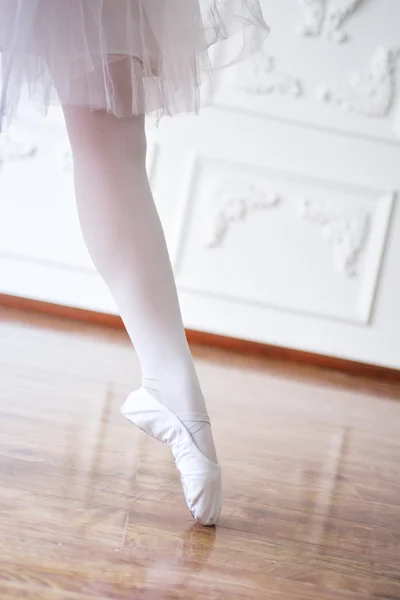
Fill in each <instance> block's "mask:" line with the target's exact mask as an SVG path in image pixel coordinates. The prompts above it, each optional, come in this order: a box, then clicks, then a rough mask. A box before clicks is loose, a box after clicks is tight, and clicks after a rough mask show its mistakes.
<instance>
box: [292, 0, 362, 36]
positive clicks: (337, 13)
mask: <svg viewBox="0 0 400 600" xmlns="http://www.w3.org/2000/svg"><path fill="white" fill-rule="evenodd" d="M299 2H300V6H301V8H302V10H303V22H302V23H301V24H300V25H298V27H297V32H298V33H299V34H300V35H304V36H310V37H317V36H321V35H322V36H324V37H326V38H327V39H329V40H331V41H333V42H336V43H337V44H342V43H344V42H347V41H348V39H349V36H348V34H347V33H346V32H345V31H343V29H342V26H343V24H344V23H345V21H346V20H347V19H348V18H349V17H350V16H351V15H352V14H353V13H354V12H355V11H356V9H357V8H358V7H359V6H360V5H361V4H362V2H363V0H336V1H334V0H299Z"/></svg>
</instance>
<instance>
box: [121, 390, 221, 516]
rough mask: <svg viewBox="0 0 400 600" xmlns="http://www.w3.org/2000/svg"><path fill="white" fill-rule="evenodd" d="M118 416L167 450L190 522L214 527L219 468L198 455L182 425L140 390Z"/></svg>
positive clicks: (218, 493)
mask: <svg viewBox="0 0 400 600" xmlns="http://www.w3.org/2000/svg"><path fill="white" fill-rule="evenodd" d="M121 413H122V414H123V415H124V416H125V417H126V418H127V419H128V420H129V421H131V423H133V424H134V425H136V426H137V427H139V428H140V429H142V431H145V432H146V433H147V434H148V435H150V436H152V437H153V438H155V439H156V440H159V441H160V442H164V443H166V444H168V445H169V446H170V448H171V450H172V453H173V455H174V458H175V464H176V466H177V468H178V470H179V471H180V474H181V481H182V486H183V491H184V494H185V499H186V503H187V505H188V507H189V510H190V512H191V513H192V515H193V518H194V519H195V520H196V521H198V522H199V523H201V524H202V525H214V524H215V523H216V521H217V519H218V517H219V515H220V512H221V507H222V482H221V468H220V466H219V465H218V464H217V463H214V462H212V461H211V460H209V459H208V458H207V457H206V456H205V455H204V454H203V453H202V452H201V450H200V449H199V448H198V447H197V446H196V444H195V443H194V441H193V439H192V436H191V435H190V433H189V430H188V429H187V427H186V426H185V425H184V423H182V421H181V420H180V419H179V418H178V417H177V416H176V415H175V414H174V413H173V412H171V411H170V410H169V409H168V408H167V407H166V406H164V405H163V404H161V402H159V401H158V400H156V399H155V398H154V396H152V395H151V394H150V393H149V392H148V391H147V390H145V389H144V388H140V389H139V390H137V391H136V392H133V393H132V394H130V395H129V396H128V398H127V400H126V401H125V403H124V404H123V406H122V408H121Z"/></svg>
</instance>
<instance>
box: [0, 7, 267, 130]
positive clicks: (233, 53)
mask: <svg viewBox="0 0 400 600" xmlns="http://www.w3.org/2000/svg"><path fill="white" fill-rule="evenodd" d="M268 32H269V28H268V26H267V25H266V23H265V21H264V18H263V15H262V12H261V8H260V4H259V0H0V51H1V55H2V69H1V81H2V83H1V104H0V124H1V123H2V122H3V119H4V118H5V119H6V121H8V122H10V120H11V118H12V116H13V115H14V113H15V111H16V109H17V106H18V102H19V99H20V94H21V89H22V88H24V87H25V86H27V88H28V90H29V95H30V97H31V98H34V99H38V100H39V101H40V105H41V106H42V107H43V108H44V110H45V111H46V110H47V109H48V107H49V105H50V103H51V102H52V96H53V94H52V90H53V89H55V90H56V94H57V98H58V100H59V101H60V102H61V103H62V104H66V105H73V106H88V107H90V108H91V109H92V110H106V111H108V112H110V113H113V114H115V115H117V116H119V117H126V116H130V115H138V114H145V113H155V114H156V115H157V116H158V117H161V116H163V115H166V114H168V115H173V114H176V113H179V112H197V111H198V108H199V86H200V83H201V81H202V74H203V73H204V74H207V73H209V72H210V71H212V69H213V68H215V67H219V66H223V65H228V64H231V63H235V62H238V61H240V60H243V59H244V58H246V57H248V56H249V55H250V54H253V53H255V52H257V51H258V50H259V49H260V48H261V46H262V44H263V43H264V40H265V38H266V36H267V35H268ZM219 42H220V43H221V44H220V46H221V47H220V48H217V51H216V52H214V53H213V57H212V59H211V55H210V52H209V50H210V48H211V46H213V45H214V44H217V43H219ZM224 46H225V47H224Z"/></svg>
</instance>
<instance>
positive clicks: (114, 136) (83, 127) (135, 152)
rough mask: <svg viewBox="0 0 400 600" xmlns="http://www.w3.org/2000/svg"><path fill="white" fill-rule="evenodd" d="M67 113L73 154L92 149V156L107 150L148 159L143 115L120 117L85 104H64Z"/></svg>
mask: <svg viewBox="0 0 400 600" xmlns="http://www.w3.org/2000/svg"><path fill="white" fill-rule="evenodd" d="M64 114H65V121H66V125H67V130H68V135H69V138H70V142H71V147H72V152H73V154H74V155H76V154H80V153H82V152H85V153H87V152H89V153H90V155H91V156H92V157H95V156H96V155H98V154H101V155H102V156H104V153H106V154H108V155H109V156H110V157H114V158H120V159H122V158H125V159H127V158H128V159H130V160H144V159H145V157H146V151H147V142H146V134H145V127H144V116H141V115H139V116H132V117H130V118H119V117H116V116H115V115H113V114H109V113H107V112H106V111H91V110H90V109H89V108H84V107H82V108H81V107H65V108H64Z"/></svg>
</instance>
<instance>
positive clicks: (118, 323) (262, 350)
mask: <svg viewBox="0 0 400 600" xmlns="http://www.w3.org/2000/svg"><path fill="white" fill-rule="evenodd" d="M0 306H6V307H8V308H12V309H17V310H22V311H25V312H32V313H37V314H43V315H48V316H52V317H57V318H61V319H67V320H71V321H80V322H84V323H89V324H93V325H100V326H103V327H110V328H113V329H123V328H124V325H123V323H122V320H121V318H120V317H118V316H116V315H109V314H106V313H98V312H93V311H89V310H85V309H81V308H72V307H68V306H60V305H58V304H51V303H50V302H42V301H39V300H31V299H29V298H19V297H17V296H8V295H5V294H0ZM186 333H187V338H188V340H189V342H190V343H192V344H197V345H201V346H209V347H213V348H221V349H223V350H229V351H230V352H237V353H242V354H249V355H257V356H263V357H265V358H268V359H269V360H279V361H285V362H290V363H296V364H303V365H307V366H314V367H320V368H323V369H329V370H334V371H339V372H341V373H346V374H349V375H354V376H358V377H368V378H370V379H380V380H383V381H390V382H400V370H397V369H390V368H388V367H381V366H378V365H370V364H366V363H361V362H357V361H353V360H347V359H343V358H335V357H332V356H325V355H322V354H315V353H312V352H304V351H302V350H293V349H290V348H282V347H280V346H271V345H268V344H261V343H259V342H251V341H246V340H240V339H236V338H231V337H227V336H222V335H216V334H213V333H204V332H201V331H194V330H187V332H186Z"/></svg>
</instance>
